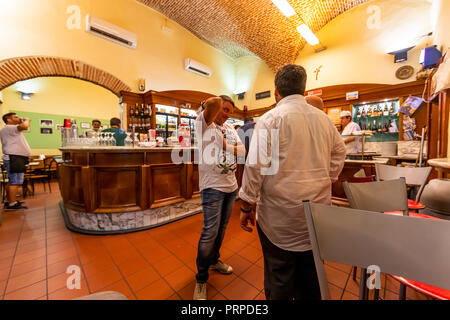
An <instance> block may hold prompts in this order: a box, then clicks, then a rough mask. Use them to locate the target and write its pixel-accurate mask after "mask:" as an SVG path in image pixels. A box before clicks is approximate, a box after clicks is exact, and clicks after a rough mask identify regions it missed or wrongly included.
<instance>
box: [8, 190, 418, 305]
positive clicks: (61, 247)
mask: <svg viewBox="0 0 450 320" xmlns="http://www.w3.org/2000/svg"><path fill="white" fill-rule="evenodd" d="M52 190H53V193H44V192H43V190H42V186H37V187H36V194H35V196H34V197H31V198H27V199H26V204H27V205H28V207H29V209H28V210H25V211H17V212H4V213H3V225H2V226H1V227H0V298H1V299H52V300H53V299H73V298H76V297H79V296H83V295H87V294H89V293H94V292H98V291H105V290H114V291H119V292H121V293H123V294H124V295H126V296H127V297H128V298H129V299H182V300H190V299H192V294H193V290H194V286H195V278H194V276H195V271H196V266H195V258H196V245H197V241H198V239H199V237H200V232H201V228H202V215H201V214H198V215H195V216H192V217H189V218H185V219H183V220H180V221H177V222H173V223H171V224H168V225H165V226H161V227H158V228H155V229H150V230H147V231H141V232H137V233H131V234H124V235H115V236H89V235H81V234H77V233H73V232H70V231H69V230H67V229H66V227H65V225H64V221H63V218H62V216H61V213H60V210H59V206H58V202H59V201H60V194H59V190H58V188H57V185H56V183H54V185H53V188H52ZM238 218H239V212H238V204H237V205H236V206H235V208H234V211H233V215H232V218H231V220H230V223H229V226H228V229H227V233H226V236H225V239H224V242H223V247H222V250H221V254H222V259H223V260H224V261H225V262H227V263H229V264H231V265H232V266H233V268H234V270H235V272H234V274H233V275H221V274H218V273H215V272H211V273H210V280H209V282H208V298H209V299H219V300H223V299H230V300H239V299H257V300H261V299H265V297H264V290H263V286H264V275H263V272H264V269H263V268H264V265H263V260H262V252H261V246H260V244H259V239H258V235H257V233H256V231H254V232H253V233H251V234H250V233H246V232H244V231H242V230H241V229H240V227H239V222H238ZM71 265H76V266H79V267H80V269H81V288H80V289H73V290H69V289H68V288H67V285H66V283H67V280H68V277H69V276H70V275H69V274H66V273H65V272H66V270H67V268H68V267H69V266H71ZM326 272H327V274H328V280H329V286H330V291H331V294H332V298H333V299H338V300H339V299H350V300H352V299H357V295H358V283H357V282H355V281H353V279H352V277H351V267H350V266H345V265H341V264H337V263H331V262H330V263H327V264H326ZM358 278H359V274H358ZM397 292H398V283H397V282H396V281H395V280H393V279H391V278H390V277H384V276H383V279H382V290H381V297H382V298H384V299H397V297H398V296H397ZM407 298H408V299H427V298H426V297H425V296H423V295H421V294H418V293H415V292H414V291H412V290H409V289H408V291H407Z"/></svg>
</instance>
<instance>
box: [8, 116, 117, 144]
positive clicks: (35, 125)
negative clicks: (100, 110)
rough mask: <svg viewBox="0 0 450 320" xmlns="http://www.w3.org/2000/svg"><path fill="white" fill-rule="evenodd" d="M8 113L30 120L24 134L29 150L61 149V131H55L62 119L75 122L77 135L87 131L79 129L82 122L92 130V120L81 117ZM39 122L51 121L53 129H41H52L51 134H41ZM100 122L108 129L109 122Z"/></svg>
mask: <svg viewBox="0 0 450 320" xmlns="http://www.w3.org/2000/svg"><path fill="white" fill-rule="evenodd" d="M9 112H15V113H17V115H18V116H19V117H23V118H30V119H31V128H30V131H29V132H24V133H23V134H24V136H25V138H26V139H27V141H28V144H29V145H30V148H31V149H58V148H60V147H61V131H60V130H57V129H56V126H57V125H63V124H64V119H67V118H70V119H75V120H76V121H77V125H78V128H79V129H78V130H79V133H80V134H82V133H84V132H85V131H86V130H89V129H81V123H82V122H88V123H89V124H90V125H91V128H92V120H94V118H83V117H72V116H62V115H57V114H48V113H34V112H23V111H16V110H11V111H9ZM41 120H53V127H42V128H52V131H53V132H52V133H51V134H42V133H41ZM98 120H100V121H101V122H102V126H103V125H106V126H108V127H109V120H105V119H98Z"/></svg>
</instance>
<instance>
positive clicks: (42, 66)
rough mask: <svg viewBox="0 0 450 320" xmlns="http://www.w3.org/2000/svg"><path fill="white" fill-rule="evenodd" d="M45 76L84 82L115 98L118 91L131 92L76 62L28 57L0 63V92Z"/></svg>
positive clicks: (118, 82)
mask: <svg viewBox="0 0 450 320" xmlns="http://www.w3.org/2000/svg"><path fill="white" fill-rule="evenodd" d="M45 76H47V77H48V76H63V77H71V78H77V79H81V80H86V81H89V82H92V83H95V84H98V85H100V86H102V87H104V88H106V89H108V90H110V91H111V92H113V93H114V94H115V95H116V96H120V91H131V88H130V87H129V86H127V85H126V84H125V83H124V82H123V81H121V80H120V79H118V78H116V77H115V76H113V75H112V74H110V73H108V72H106V71H103V70H100V69H98V68H96V67H94V66H92V65H89V64H86V63H84V62H81V61H78V60H73V59H65V58H57V57H41V56H30V57H18V58H10V59H6V60H2V61H0V91H1V90H3V89H5V88H6V87H9V86H10V85H12V84H14V83H16V82H18V81H22V80H28V79H31V78H37V77H45Z"/></svg>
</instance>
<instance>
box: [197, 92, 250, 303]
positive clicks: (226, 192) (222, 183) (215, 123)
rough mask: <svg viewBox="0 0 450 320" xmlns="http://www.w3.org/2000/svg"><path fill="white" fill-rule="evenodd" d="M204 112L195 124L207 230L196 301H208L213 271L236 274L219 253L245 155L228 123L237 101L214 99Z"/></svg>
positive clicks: (199, 255) (200, 249)
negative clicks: (239, 164) (240, 158)
mask: <svg viewBox="0 0 450 320" xmlns="http://www.w3.org/2000/svg"><path fill="white" fill-rule="evenodd" d="M202 108H203V111H202V112H201V113H200V115H199V116H198V117H197V119H196V121H195V132H196V135H197V137H198V140H199V141H198V145H197V147H198V151H199V156H200V157H199V158H200V159H199V165H198V171H199V185H200V194H201V197H202V207H203V230H202V234H201V236H200V241H199V243H198V253H197V270H198V272H197V275H196V280H197V284H196V286H195V290H194V300H206V299H207V292H206V282H207V281H208V277H209V275H208V270H209V269H212V270H216V271H218V272H220V273H223V274H231V273H232V272H233V268H232V267H231V266H229V265H227V264H225V263H223V262H222V261H220V260H219V258H220V253H219V251H220V247H221V245H222V240H223V238H224V236H225V230H226V227H227V225H228V221H229V219H230V216H231V212H232V210H233V205H234V200H235V198H236V195H237V192H238V184H237V181H236V176H235V171H236V155H239V156H244V155H245V148H244V145H243V144H242V143H241V141H240V139H239V136H238V134H237V132H236V130H234V128H233V127H232V126H230V125H228V124H227V123H225V121H227V119H228V118H229V117H230V115H231V114H232V113H233V109H234V102H233V100H231V98H230V97H228V96H220V97H213V98H210V99H208V100H206V102H205V103H202Z"/></svg>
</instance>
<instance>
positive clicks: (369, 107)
mask: <svg viewBox="0 0 450 320" xmlns="http://www.w3.org/2000/svg"><path fill="white" fill-rule="evenodd" d="M367 116H368V117H372V107H371V106H368V107H367Z"/></svg>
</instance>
